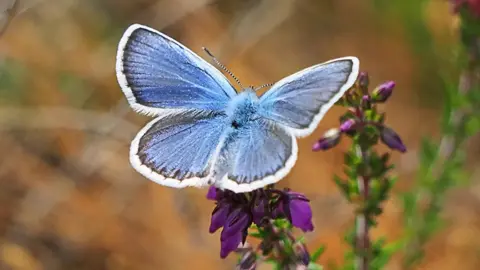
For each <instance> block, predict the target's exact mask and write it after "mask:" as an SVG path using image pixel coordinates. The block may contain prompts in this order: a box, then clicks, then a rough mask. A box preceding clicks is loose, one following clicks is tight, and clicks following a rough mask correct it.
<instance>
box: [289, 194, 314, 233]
mask: <svg viewBox="0 0 480 270" xmlns="http://www.w3.org/2000/svg"><path fill="white" fill-rule="evenodd" d="M285 196H286V198H284V201H283V211H284V212H285V214H286V216H287V218H288V219H289V220H290V222H291V223H292V225H293V226H295V227H297V228H299V229H301V230H302V231H304V232H308V231H313V224H312V209H311V208H310V203H309V200H308V199H307V197H305V195H303V194H301V193H297V192H292V191H287V192H286V194H285Z"/></svg>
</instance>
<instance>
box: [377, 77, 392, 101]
mask: <svg viewBox="0 0 480 270" xmlns="http://www.w3.org/2000/svg"><path fill="white" fill-rule="evenodd" d="M393 88H395V82H394V81H388V82H385V83H383V84H381V85H379V86H377V88H375V89H374V90H373V91H372V100H373V101H375V102H385V101H387V99H388V98H389V97H390V96H391V95H392V92H393Z"/></svg>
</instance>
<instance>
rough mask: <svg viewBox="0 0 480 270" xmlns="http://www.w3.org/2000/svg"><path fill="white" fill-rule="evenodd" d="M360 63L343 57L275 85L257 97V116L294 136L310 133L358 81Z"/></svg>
mask: <svg viewBox="0 0 480 270" xmlns="http://www.w3.org/2000/svg"><path fill="white" fill-rule="evenodd" d="M358 70H359V61H358V59H357V58H356V57H344V58H338V59H335V60H331V61H328V62H325V63H323V64H319V65H315V66H312V67H309V68H306V69H304V70H301V71H299V72H297V73H295V74H293V75H290V76H288V77H286V78H284V79H282V80H280V81H279V82H277V83H276V84H274V85H273V86H272V87H271V88H270V89H269V90H268V91H267V92H266V93H265V94H263V95H262V96H261V97H260V110H259V114H260V115H261V116H262V117H265V118H267V119H270V120H273V121H275V122H278V123H281V124H282V125H283V126H285V127H286V128H287V129H288V130H289V131H290V132H292V134H293V135H295V136H297V137H304V136H307V135H309V134H311V133H312V132H313V130H314V129H315V128H316V127H317V125H318V123H319V122H320V120H321V119H322V118H323V116H324V114H325V113H326V112H327V111H328V109H330V107H332V106H333V104H335V102H336V101H338V100H339V99H340V98H341V97H342V95H343V94H344V93H345V91H347V90H348V89H349V88H350V87H351V86H352V85H353V84H354V83H355V80H356V79H357V76H358Z"/></svg>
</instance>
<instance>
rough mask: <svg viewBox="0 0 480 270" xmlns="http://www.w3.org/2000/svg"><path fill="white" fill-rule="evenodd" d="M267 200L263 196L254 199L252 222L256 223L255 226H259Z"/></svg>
mask: <svg viewBox="0 0 480 270" xmlns="http://www.w3.org/2000/svg"><path fill="white" fill-rule="evenodd" d="M267 204H268V201H267V198H265V197H259V198H257V199H256V200H255V203H254V204H253V207H252V216H253V222H254V223H255V224H257V226H261V225H262V224H261V223H262V220H263V218H264V217H265V215H266V213H265V207H266V206H267Z"/></svg>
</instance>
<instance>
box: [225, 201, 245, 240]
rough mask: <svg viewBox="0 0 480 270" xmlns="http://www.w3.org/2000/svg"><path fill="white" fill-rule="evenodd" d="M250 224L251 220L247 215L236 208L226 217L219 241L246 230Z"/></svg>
mask: <svg viewBox="0 0 480 270" xmlns="http://www.w3.org/2000/svg"><path fill="white" fill-rule="evenodd" d="M250 223H252V218H251V216H250V214H249V213H247V212H245V211H244V210H243V209H242V208H236V209H235V210H233V211H232V212H230V214H229V215H228V217H227V220H226V222H225V224H224V225H223V231H222V234H221V235H220V240H222V241H223V240H224V239H227V238H229V237H230V236H233V235H235V234H237V233H238V232H243V231H244V230H246V229H248V226H250Z"/></svg>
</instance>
